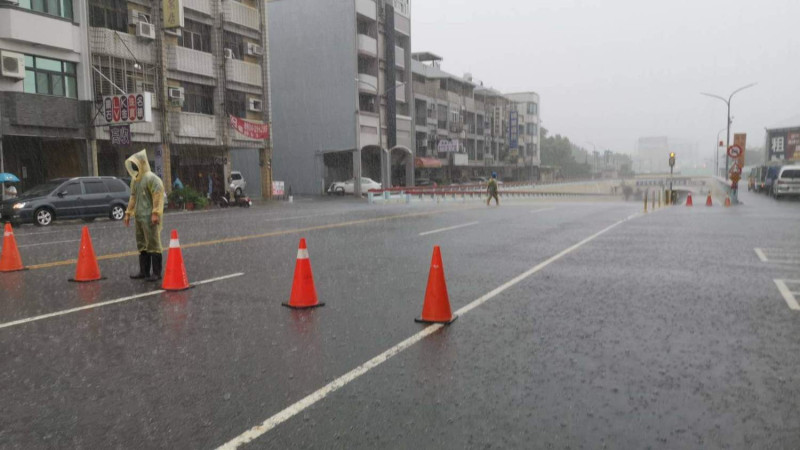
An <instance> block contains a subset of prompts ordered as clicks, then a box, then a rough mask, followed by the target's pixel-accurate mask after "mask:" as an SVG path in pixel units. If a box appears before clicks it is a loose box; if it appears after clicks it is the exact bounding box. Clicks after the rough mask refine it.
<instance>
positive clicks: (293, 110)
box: [268, 0, 414, 194]
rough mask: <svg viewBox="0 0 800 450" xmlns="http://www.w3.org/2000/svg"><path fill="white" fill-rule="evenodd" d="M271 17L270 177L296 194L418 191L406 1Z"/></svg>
mask: <svg viewBox="0 0 800 450" xmlns="http://www.w3.org/2000/svg"><path fill="white" fill-rule="evenodd" d="M268 5H269V6H268V9H269V14H268V17H269V29H270V44H271V48H270V58H271V71H272V72H271V77H270V78H271V83H272V86H273V89H272V92H273V98H272V101H273V106H274V108H275V111H277V112H278V113H277V114H276V115H275V117H274V123H275V127H276V129H278V133H277V134H276V135H275V139H274V148H275V151H274V171H275V177H276V179H278V180H282V181H285V182H286V183H287V186H290V187H291V188H292V190H293V192H294V193H303V194H320V193H322V192H324V191H325V189H326V187H327V186H328V185H329V184H330V183H331V182H333V181H341V180H347V179H350V178H354V179H355V181H356V192H358V193H360V180H361V177H368V178H372V179H374V180H376V181H378V182H381V183H382V184H383V185H384V186H389V185H395V184H398V185H412V184H413V177H414V171H413V164H414V139H413V136H414V134H413V123H412V114H413V111H412V110H411V108H412V106H413V103H412V101H413V97H412V93H411V92H412V91H411V53H410V49H411V19H410V11H409V5H408V0H337V1H330V0H292V1H283V2H271V3H269V4H268Z"/></svg>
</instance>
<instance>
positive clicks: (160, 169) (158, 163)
mask: <svg viewBox="0 0 800 450" xmlns="http://www.w3.org/2000/svg"><path fill="white" fill-rule="evenodd" d="M153 154H154V156H155V157H156V159H155V164H154V166H155V167H153V172H155V173H156V175H158V178H161V179H162V180H163V179H164V149H163V148H162V147H161V145H156V148H155V151H154V152H153Z"/></svg>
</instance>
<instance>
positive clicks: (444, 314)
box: [414, 245, 457, 324]
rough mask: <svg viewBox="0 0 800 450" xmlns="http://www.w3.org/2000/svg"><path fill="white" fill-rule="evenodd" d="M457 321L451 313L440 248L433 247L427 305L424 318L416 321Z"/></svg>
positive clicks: (426, 295) (423, 310) (446, 322)
mask: <svg viewBox="0 0 800 450" xmlns="http://www.w3.org/2000/svg"><path fill="white" fill-rule="evenodd" d="M456 319H457V316H454V315H453V313H452V312H451V311H450V297H449V296H448V295H447V283H446V282H445V280H444V265H443V264H442V253H441V251H440V250H439V246H438V245H436V246H434V247H433V257H432V258H431V270H430V272H428V287H427V288H426V289H425V303H424V304H423V305H422V316H420V317H419V318H416V319H414V321H415V322H420V323H444V324H451V323H453V321H455V320H456Z"/></svg>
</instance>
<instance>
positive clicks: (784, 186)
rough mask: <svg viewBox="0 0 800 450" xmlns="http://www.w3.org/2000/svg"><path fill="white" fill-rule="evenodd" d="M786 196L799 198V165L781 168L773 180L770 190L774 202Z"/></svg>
mask: <svg viewBox="0 0 800 450" xmlns="http://www.w3.org/2000/svg"><path fill="white" fill-rule="evenodd" d="M788 195H797V196H800V165H792V166H783V167H781V170H780V172H778V177H777V178H776V179H775V186H773V189H772V196H773V197H774V198H775V200H777V199H779V198H781V197H785V196H788Z"/></svg>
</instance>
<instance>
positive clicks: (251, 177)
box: [87, 0, 272, 197]
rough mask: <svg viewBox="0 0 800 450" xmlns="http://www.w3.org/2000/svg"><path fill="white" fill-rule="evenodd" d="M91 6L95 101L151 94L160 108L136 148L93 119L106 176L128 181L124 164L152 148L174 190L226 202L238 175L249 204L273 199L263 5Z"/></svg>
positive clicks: (202, 1)
mask: <svg viewBox="0 0 800 450" xmlns="http://www.w3.org/2000/svg"><path fill="white" fill-rule="evenodd" d="M87 1H88V3H89V5H90V11H89V29H88V36H89V49H90V51H91V55H92V56H91V69H92V75H93V77H94V95H95V97H96V98H98V99H100V98H102V96H109V95H119V94H128V93H140V92H151V93H152V104H153V114H152V121H150V122H143V123H134V124H132V125H131V126H130V133H131V139H130V140H131V141H132V142H131V144H130V145H125V144H122V145H118V144H116V143H112V139H111V135H110V131H109V127H106V126H105V125H107V122H106V118H105V117H104V114H102V113H100V114H95V115H94V125H95V127H94V130H95V133H94V137H95V139H96V142H95V144H94V152H95V153H96V155H97V161H98V171H99V173H100V174H107V175H124V167H123V162H124V160H125V158H126V157H127V156H128V155H130V154H131V153H134V152H135V151H138V150H141V149H143V148H144V149H147V151H148V156H149V157H150V159H151V164H152V165H153V167H154V170H155V171H156V172H157V173H159V175H161V176H162V177H163V178H164V181H165V182H167V183H168V184H169V183H170V182H171V180H173V178H175V177H177V178H179V179H180V180H181V181H182V183H183V184H184V185H190V186H193V187H195V188H196V189H198V190H199V191H200V192H208V191H209V189H211V190H213V191H214V192H216V193H221V192H224V190H225V186H226V185H227V182H226V180H227V179H228V177H229V174H230V172H231V170H237V171H240V172H242V173H243V175H244V178H245V180H246V181H247V190H248V193H249V194H250V195H252V196H254V197H261V196H263V197H268V196H269V195H270V192H271V181H272V180H271V170H270V162H271V161H270V157H271V155H270V145H269V144H270V142H269V138H268V137H267V134H268V131H267V130H268V128H267V127H266V126H264V125H265V124H268V123H269V107H268V105H269V98H268V92H269V90H268V70H267V67H268V65H267V62H268V59H267V54H268V53H267V51H266V49H267V29H266V7H265V5H264V2H263V1H257V0H183V1H182V2H175V3H173V5H178V6H177V7H180V6H181V5H182V10H178V11H169V10H168V9H163V8H162V3H163V5H167V3H166V2H162V1H161V0H87ZM164 8H167V6H164ZM165 13H166V14H172V15H173V17H171V18H170V20H165V19H166V18H165V17H162V15H163V14H165ZM176 17H177V19H176ZM175 20H179V21H182V24H180V26H179V27H170V28H167V27H166V26H164V24H165V23H168V22H170V21H175ZM101 106H102V105H101V104H98V105H97V107H96V109H97V111H98V112H99V111H100V108H101Z"/></svg>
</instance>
